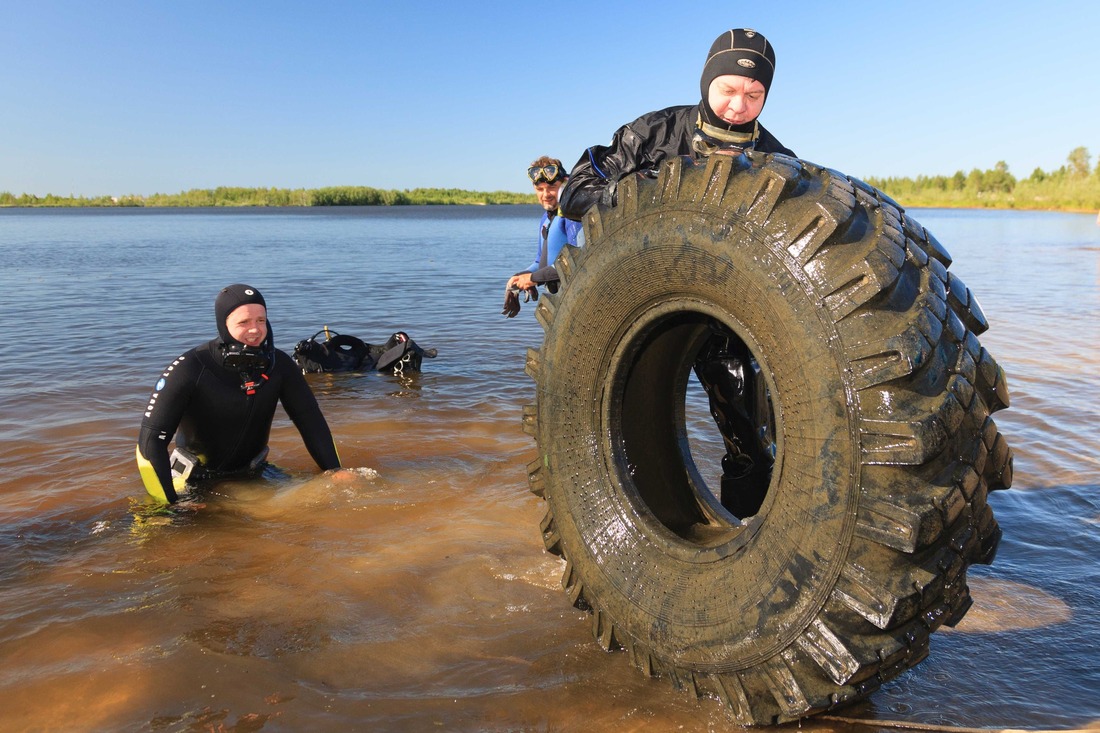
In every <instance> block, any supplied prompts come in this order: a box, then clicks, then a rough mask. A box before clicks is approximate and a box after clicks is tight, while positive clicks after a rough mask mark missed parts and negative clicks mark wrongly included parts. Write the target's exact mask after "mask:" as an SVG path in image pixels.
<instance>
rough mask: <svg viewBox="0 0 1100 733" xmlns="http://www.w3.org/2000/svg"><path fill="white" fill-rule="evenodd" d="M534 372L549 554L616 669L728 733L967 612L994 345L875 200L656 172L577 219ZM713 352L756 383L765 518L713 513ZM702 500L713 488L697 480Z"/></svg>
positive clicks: (991, 403) (544, 320) (546, 302)
mask: <svg viewBox="0 0 1100 733" xmlns="http://www.w3.org/2000/svg"><path fill="white" fill-rule="evenodd" d="M585 237H586V244H585V246H584V247H583V248H573V247H570V248H567V249H566V251H565V252H563V254H562V256H561V258H559V260H558V263H557V269H558V271H559V273H560V274H561V277H562V289H561V290H560V291H559V293H558V294H556V295H553V296H548V297H544V298H542V299H541V300H540V301H539V305H538V308H537V311H536V316H537V318H538V319H539V321H540V322H541V324H542V325H543V327H544V329H545V338H544V343H543V345H542V348H541V349H538V350H535V349H532V350H530V351H529V353H528V360H527V372H528V374H529V375H530V376H531V377H532V378H533V379H534V380H535V383H536V402H535V404H533V405H529V406H527V407H525V408H524V418H523V422H524V428H525V430H526V431H527V432H528V433H530V434H531V435H532V436H533V437H534V438H535V440H536V442H537V444H538V454H539V455H538V458H537V459H536V460H535V461H533V462H532V463H531V464H530V465H529V466H528V474H529V481H530V486H531V489H532V491H533V492H534V493H535V494H536V495H538V496H540V497H543V498H544V499H545V502H546V515H545V518H544V519H543V522H542V528H541V529H542V534H543V538H544V542H545V545H546V548H547V549H548V550H549V551H550V552H553V553H555V554H558V555H560V556H562V557H563V558H564V560H565V562H566V569H565V574H564V577H563V579H562V583H563V586H564V588H565V590H566V592H567V593H568V595H569V598H570V599H571V600H572V602H573V603H574V604H575V605H576V606H578V607H579V608H583V609H587V610H589V611H590V612H591V619H592V630H593V634H594V636H595V638H596V639H597V641H598V642H599V644H600V645H601V646H602V647H603V648H605V649H608V650H612V649H619V648H621V649H623V650H625V652H626V653H627V654H628V655H629V657H630V659H631V660H632V661H633V663H634V664H635V665H636V666H638V667H639V668H640V669H641V670H642V671H643V672H645V673H647V674H650V675H655V676H662V677H666V678H668V679H669V680H671V681H672V683H673V684H674V685H676V686H678V687H681V688H684V689H686V690H689V691H691V692H693V693H695V694H696V695H700V696H708V697H715V698H718V699H720V700H722V701H724V702H725V704H726V705H728V706H729V709H730V711H731V715H732V716H733V717H734V718H735V719H736V720H737V721H738V722H740V723H742V724H774V723H777V722H782V721H788V720H794V719H797V718H800V717H804V716H806V715H810V714H813V713H815V712H820V711H824V710H828V709H832V708H836V707H839V706H842V705H845V704H848V703H850V702H853V701H855V700H858V699H860V698H863V697H865V696H867V695H868V694H870V693H871V692H873V691H874V690H875V689H877V688H878V687H879V685H881V684H882V682H884V681H886V680H889V679H892V678H893V677H895V676H897V675H898V674H900V673H901V672H903V671H904V670H906V669H908V668H910V667H912V666H913V665H915V664H917V663H918V662H920V661H921V660H922V659H923V658H924V657H925V655H926V654H927V651H928V639H929V635H930V634H931V633H932V632H933V631H934V630H935V629H937V628H938V627H939V626H941V625H942V624H945V623H946V624H951V625H953V624H954V623H957V622H958V621H959V620H960V619H961V618H962V617H963V615H964V614H965V613H966V611H967V609H968V608H969V606H970V595H969V591H968V589H967V584H966V570H967V567H968V566H969V565H970V564H971V563H974V562H980V563H987V562H991V561H992V559H993V555H994V553H995V551H996V547H997V543H998V540H999V538H1000V530H999V528H998V526H997V523H996V521H995V519H994V518H993V514H992V512H991V510H990V508H989V505H988V503H987V495H988V492H989V491H991V490H994V489H1000V488H1006V487H1008V486H1009V485H1010V484H1011V474H1012V454H1011V450H1010V449H1009V448H1008V446H1007V444H1006V443H1005V440H1004V438H1003V437H1002V436H1001V435H1000V433H999V432H998V430H997V427H996V425H995V424H994V422H993V420H992V419H991V417H990V415H991V413H993V412H995V411H996V410H999V409H1001V408H1003V407H1006V406H1007V405H1008V391H1007V387H1006V384H1005V377H1004V373H1003V371H1002V370H1001V368H1000V367H999V366H998V365H997V363H996V362H995V361H994V360H993V358H992V357H991V356H990V355H989V354H988V353H987V352H986V350H985V349H984V348H982V346H981V344H980V343H979V341H978V338H977V336H978V335H979V334H980V333H982V332H983V331H984V330H985V329H986V328H987V323H986V320H985V317H984V316H983V315H982V313H981V310H980V308H979V307H978V305H977V303H976V301H975V300H974V298H973V296H972V294H971V293H970V291H969V290H968V289H967V288H966V286H965V284H963V283H962V282H961V281H960V280H959V279H958V278H957V277H956V276H954V274H952V273H950V272H949V271H948V267H949V266H950V264H951V260H950V257H949V255H948V254H947V252H946V250H945V249H944V248H943V247H942V246H941V245H940V244H939V243H938V242H937V241H936V240H935V238H934V237H932V236H931V235H930V234H929V233H928V232H927V231H925V230H924V228H923V227H921V225H920V224H918V223H917V222H916V221H914V220H913V219H912V218H910V217H909V216H908V215H907V214H905V213H904V212H903V211H902V210H901V209H900V208H899V207H898V206H897V204H895V203H894V202H893V201H891V200H890V199H889V198H887V197H885V196H884V195H883V194H881V193H879V192H877V191H875V190H874V189H872V188H870V187H868V186H867V185H866V184H864V183H862V182H860V181H858V180H854V179H850V178H848V177H845V176H843V175H842V174H839V173H837V172H836V171H830V170H826V169H822V168H819V167H816V166H814V165H812V164H809V163H807V162H804V161H799V160H795V159H791V158H787V157H784V156H770V155H762V154H751V155H749V156H740V157H737V158H732V157H729V156H712V158H711V159H710V160H708V161H706V162H705V163H693V162H692V161H690V160H689V159H686V158H685V159H679V158H677V159H672V160H669V161H666V162H665V163H664V164H662V167H661V168H660V172H659V177H658V178H657V179H645V178H639V179H625V180H623V181H621V182H620V184H619V189H618V204H617V205H616V206H615V207H614V208H599V209H595V210H593V211H590V212H589V213H588V215H587V216H586V218H585ZM716 331H718V332H721V333H724V334H728V335H730V336H731V337H733V338H735V339H736V341H737V343H738V344H739V345H741V346H742V347H744V348H746V349H748V351H749V352H751V354H752V357H753V359H754V360H755V363H756V364H757V365H759V373H760V375H761V377H762V378H763V380H764V384H765V385H766V395H767V398H768V400H770V404H769V405H768V408H769V409H768V410H767V411H766V414H767V415H768V418H767V421H768V422H769V423H771V424H769V425H760V426H759V427H760V429H761V431H764V430H765V429H766V430H770V431H774V452H775V463H774V468H773V469H772V471H771V473H770V477H765V478H764V479H763V480H764V481H765V482H766V485H765V486H762V487H761V490H762V491H764V492H766V493H765V495H764V499H763V504H762V505H761V506H760V508H759V510H758V511H757V512H756V513H755V514H754V515H753V516H748V517H745V518H743V519H739V518H738V517H736V516H734V515H733V514H731V513H729V512H727V511H726V510H724V509H723V507H722V505H721V504H720V503H719V502H718V500H717V498H716V493H717V491H716V489H715V488H714V487H713V486H709V485H708V483H707V481H706V480H705V479H704V478H703V473H704V472H703V471H701V470H700V468H699V467H698V466H697V465H696V462H695V459H694V458H693V456H692V454H691V450H690V448H689V447H688V439H687V428H686V427H685V419H684V411H685V407H684V405H685V392H686V390H687V389H688V381H689V372H690V371H691V366H692V364H693V362H694V359H695V355H696V354H697V353H698V352H699V351H700V349H701V348H702V347H703V344H704V343H705V341H706V339H707V338H708V335H710V334H713V333H715V332H716ZM712 483H713V482H712Z"/></svg>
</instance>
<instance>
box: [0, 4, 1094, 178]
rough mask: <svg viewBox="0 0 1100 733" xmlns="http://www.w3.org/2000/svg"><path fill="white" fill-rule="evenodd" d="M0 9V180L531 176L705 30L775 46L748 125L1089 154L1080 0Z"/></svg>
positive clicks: (854, 142) (1051, 164)
mask: <svg viewBox="0 0 1100 733" xmlns="http://www.w3.org/2000/svg"><path fill="white" fill-rule="evenodd" d="M5 6H6V7H5V8H4V9H3V12H2V14H0V67H2V71H0V191H9V192H11V193H15V194H20V193H32V194H37V195H42V194H45V193H55V194H60V195H68V194H74V195H85V196H93V195H101V194H109V195H119V194H130V193H134V194H151V193H156V192H161V193H177V192H179V191H183V190H187V189H190V188H211V187H214V186H219V185H227V186H250V187H251V186H263V187H270V186H274V187H278V188H316V187H320V186H328V185H363V186H374V187H376V188H386V189H391V188H392V189H405V188H416V187H454V188H466V189H475V190H510V191H526V190H529V187H528V182H527V180H526V178H525V177H524V170H525V168H526V166H527V164H528V162H529V161H530V160H532V159H533V158H535V157H537V156H538V155H540V154H543V153H546V154H549V155H552V156H556V157H559V158H561V159H562V160H564V161H565V162H566V164H567V165H572V163H573V162H574V161H575V160H576V159H577V157H578V156H579V155H580V153H581V152H582V151H583V149H584V148H585V147H586V146H588V145H592V144H597V143H606V142H607V141H608V140H609V139H610V137H611V134H612V132H613V131H614V130H615V129H616V128H617V127H618V126H619V125H621V124H623V123H625V122H628V121H630V120H632V119H634V118H635V117H637V116H638V115H639V114H642V113H644V112H647V111H650V110H653V109H658V108H661V107H665V106H669V105H672V104H689V103H695V102H697V101H698V84H699V72H700V71H701V68H702V64H703V61H704V59H705V57H706V52H707V49H708V48H709V46H710V43H711V41H712V40H713V39H714V38H715V36H717V35H718V34H719V33H720V32H721V31H723V30H725V29H727V28H730V27H742V26H746V27H751V28H755V29H756V30H758V31H760V32H762V33H764V34H765V35H766V36H767V37H768V38H769V40H771V41H772V44H773V45H774V46H775V48H776V51H777V54H778V63H777V70H776V76H775V81H774V84H773V86H772V90H771V94H770V95H769V99H768V102H767V106H766V107H765V109H764V113H763V115H762V116H761V120H762V121H763V122H764V124H765V125H766V126H767V127H768V128H769V129H770V130H772V132H774V133H775V134H776V136H777V137H778V138H779V139H780V140H781V141H782V142H783V143H785V144H786V145H787V146H788V147H790V148H792V149H794V150H795V152H796V153H798V154H799V155H800V156H802V157H803V158H806V159H808V160H811V161H814V162H816V163H819V164H822V165H825V166H828V167H831V168H835V169H838V170H840V171H843V172H845V173H849V174H851V175H854V176H859V177H868V176H889V175H896V176H915V175H918V174H948V175H949V174H952V173H954V172H955V171H956V170H964V171H969V170H970V169H971V168H975V167H977V168H981V169H983V170H984V169H986V168H991V167H993V166H994V165H995V164H996V163H997V161H999V160H1004V161H1006V162H1007V163H1008V165H1009V170H1010V171H1011V172H1013V173H1014V174H1015V175H1016V176H1017V177H1026V176H1028V175H1029V174H1030V173H1031V171H1032V170H1033V169H1035V168H1036V167H1039V168H1042V169H1044V170H1052V169H1055V168H1058V167H1059V166H1061V165H1062V164H1064V163H1065V161H1066V156H1067V155H1068V153H1069V152H1070V150H1072V149H1073V148H1075V147H1078V146H1085V147H1087V148H1088V149H1089V151H1090V152H1091V153H1092V154H1093V156H1094V157H1093V161H1094V165H1095V160H1096V158H1095V156H1096V155H1098V154H1100V40H1098V38H1100V36H1098V35H1097V34H1098V29H1100V2H1092V0H1078V2H1059V0H1050V1H1048V2H1045V3H1037V2H1015V1H1013V0H1000V1H996V2H994V1H988V2H986V1H979V2H972V1H970V0H952V1H950V2H945V1H941V0H923V1H921V2H900V1H894V0H881V1H879V2H866V1H860V2H853V1H849V0H830V1H829V2H818V1H814V2H809V1H806V2H782V1H781V0H758V1H757V2H755V3H746V2H730V1H729V0H720V1H716V2H712V1H710V0H697V1H695V2H671V1H667V2H653V1H652V0H641V1H638V2H623V3H606V2H599V0H587V1H585V2H573V1H572V0H566V1H565V2H559V3H557V4H551V3H531V2H517V1H516V0H508V1H507V2H494V1H491V0H487V1H484V2H476V3H475V2H469V3H466V2H433V1H431V0H428V1H426V2H408V3H404V2H325V3H305V2H264V3H239V2H224V0H219V1H218V2H205V1H200V2H147V1H141V2H111V1H110V0H108V2H103V3H96V2H83V1H81V2H76V1H75V0H74V1H72V2H50V1H49V0H28V1H26V2H15V0H7V1H6V2H5Z"/></svg>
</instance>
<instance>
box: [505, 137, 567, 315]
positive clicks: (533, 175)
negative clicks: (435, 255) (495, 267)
mask: <svg viewBox="0 0 1100 733" xmlns="http://www.w3.org/2000/svg"><path fill="white" fill-rule="evenodd" d="M527 177H528V178H530V179H531V185H532V186H534V187H535V196H536V197H537V198H538V200H539V204H541V205H542V208H543V209H544V210H545V211H544V212H543V215H542V219H541V220H540V221H539V236H538V245H537V247H536V249H535V259H534V260H533V261H532V262H531V265H530V266H529V267H528V268H527V269H526V270H524V271H523V272H517V273H516V274H515V275H512V277H510V278H508V282H507V283H506V284H505V285H504V293H505V296H504V310H502V311H501V313H502V314H503V315H506V316H508V317H509V318H514V317H515V316H516V315H517V314H518V313H519V295H520V293H523V297H524V300H530V299H532V298H535V299H537V298H538V286H539V285H543V286H545V287H546V289H547V290H549V291H550V292H552V293H553V292H556V291H557V289H558V282H559V278H558V271H557V270H556V269H555V268H554V261H555V260H557V259H558V254H559V253H560V252H561V250H562V248H563V247H564V246H565V245H566V244H571V245H573V246H576V245H577V238H578V236H579V235H580V233H581V223H580V222H579V221H573V220H572V219H566V218H565V217H563V216H561V212H559V211H558V194H559V193H560V191H561V187H562V185H564V183H565V182H566V180H568V176H567V175H566V173H565V167H564V166H563V165H562V164H561V161H560V160H558V159H557V158H551V157H549V156H547V155H544V156H542V157H541V158H538V159H537V160H535V161H533V162H532V163H531V165H530V167H528V169H527Z"/></svg>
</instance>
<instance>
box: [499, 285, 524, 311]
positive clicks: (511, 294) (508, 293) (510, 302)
mask: <svg viewBox="0 0 1100 733" xmlns="http://www.w3.org/2000/svg"><path fill="white" fill-rule="evenodd" d="M500 313H501V315H505V316H508V317H509V318H515V317H516V316H517V315H518V314H519V295H518V294H517V293H516V291H515V290H513V289H511V288H509V289H508V290H505V291H504V310H502V311H501V312H500Z"/></svg>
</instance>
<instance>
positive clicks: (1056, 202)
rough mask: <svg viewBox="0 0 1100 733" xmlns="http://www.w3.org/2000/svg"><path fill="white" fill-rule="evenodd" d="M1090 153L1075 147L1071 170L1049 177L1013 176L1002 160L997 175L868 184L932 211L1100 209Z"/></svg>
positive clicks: (1037, 173)
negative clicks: (929, 208)
mask: <svg viewBox="0 0 1100 733" xmlns="http://www.w3.org/2000/svg"><path fill="white" fill-rule="evenodd" d="M1090 160H1091V156H1090V155H1089V151H1088V149H1086V148H1074V149H1073V151H1071V152H1070V154H1069V156H1068V157H1067V158H1066V165H1064V166H1062V167H1061V168H1059V169H1057V170H1055V171H1051V172H1049V173H1048V172H1046V171H1044V170H1041V169H1039V168H1036V169H1035V170H1034V171H1032V173H1031V175H1030V176H1028V177H1027V178H1023V179H1019V180H1017V178H1016V177H1015V176H1014V175H1012V174H1011V173H1009V172H1008V165H1007V164H1006V163H1005V162H1004V161H1003V160H1002V161H1000V162H999V163H997V165H996V166H994V167H993V168H992V169H991V170H986V171H980V170H978V169H977V168H975V169H974V170H972V171H970V172H969V173H963V172H962V171H958V172H956V173H955V175H953V176H917V178H916V179H913V178H868V179H867V183H869V184H871V185H872V186H874V187H875V188H877V189H879V190H881V191H883V192H885V193H886V194H888V195H889V196H891V197H892V198H893V199H894V200H895V201H897V202H898V203H899V204H901V205H902V206H905V207H910V206H932V207H945V208H946V207H950V208H988V209H1055V210H1062V211H1066V210H1068V211H1096V210H1098V209H1100V159H1098V161H1097V164H1096V167H1095V168H1090Z"/></svg>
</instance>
